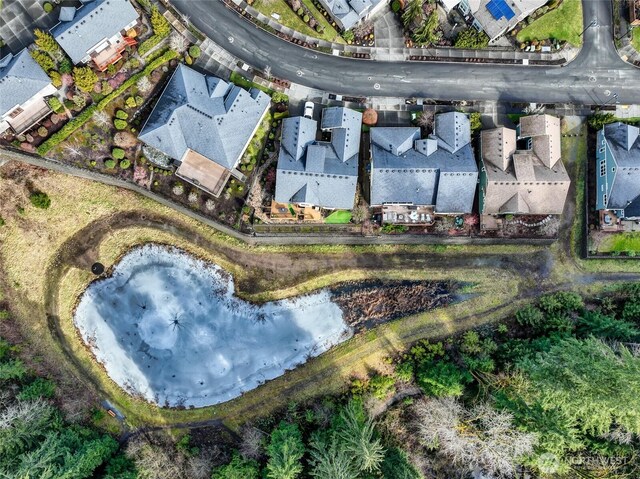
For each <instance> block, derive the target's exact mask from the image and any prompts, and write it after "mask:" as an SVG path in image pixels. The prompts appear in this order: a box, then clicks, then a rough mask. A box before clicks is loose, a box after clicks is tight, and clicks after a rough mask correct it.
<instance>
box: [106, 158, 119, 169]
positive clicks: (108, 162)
mask: <svg viewBox="0 0 640 479" xmlns="http://www.w3.org/2000/svg"><path fill="white" fill-rule="evenodd" d="M104 166H105V168H108V169H110V170H112V169H113V168H115V167H116V161H115V160H112V159H111V158H109V159H108V160H105V161H104Z"/></svg>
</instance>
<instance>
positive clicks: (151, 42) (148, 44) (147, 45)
mask: <svg viewBox="0 0 640 479" xmlns="http://www.w3.org/2000/svg"><path fill="white" fill-rule="evenodd" d="M168 36H169V35H168V34H167V35H151V36H150V37H149V38H147V39H146V40H145V41H144V42H142V43H141V44H140V46H139V47H138V55H140V56H144V54H145V53H147V52H148V51H149V50H151V49H152V48H153V47H155V46H156V45H157V44H158V43H160V42H161V41H162V40H164V39H165V38H167V37H168Z"/></svg>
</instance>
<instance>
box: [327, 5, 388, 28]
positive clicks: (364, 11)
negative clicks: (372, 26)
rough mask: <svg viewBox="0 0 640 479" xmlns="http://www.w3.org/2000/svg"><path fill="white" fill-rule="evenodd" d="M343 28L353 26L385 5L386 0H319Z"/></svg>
mask: <svg viewBox="0 0 640 479" xmlns="http://www.w3.org/2000/svg"><path fill="white" fill-rule="evenodd" d="M319 1H320V4H321V5H322V6H323V8H324V9H325V10H326V11H327V12H328V13H329V14H330V15H331V17H332V18H333V19H334V20H335V22H336V23H337V24H338V26H339V27H340V28H341V29H342V30H349V29H350V28H353V27H354V26H355V25H356V24H357V23H358V22H359V21H360V20H364V19H366V18H367V17H369V16H371V15H373V14H374V13H375V12H377V11H379V10H380V9H381V8H382V7H384V6H385V5H386V4H387V2H386V1H385V0H319Z"/></svg>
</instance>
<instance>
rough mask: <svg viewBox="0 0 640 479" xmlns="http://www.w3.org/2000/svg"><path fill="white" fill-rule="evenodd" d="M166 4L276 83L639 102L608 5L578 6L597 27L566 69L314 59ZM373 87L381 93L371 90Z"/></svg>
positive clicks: (207, 13)
mask: <svg viewBox="0 0 640 479" xmlns="http://www.w3.org/2000/svg"><path fill="white" fill-rule="evenodd" d="M172 4H173V5H174V6H175V7H176V8H177V9H178V10H179V11H180V12H181V13H183V14H184V15H186V16H188V17H189V19H190V21H191V22H192V23H193V24H194V25H195V26H196V27H197V28H198V29H200V30H201V31H202V32H203V33H204V34H205V35H207V36H208V37H209V38H211V39H212V40H213V41H214V42H215V43H217V44H218V45H220V46H221V47H223V48H224V49H226V50H227V51H229V52H230V53H231V54H233V55H234V56H236V57H237V58H239V59H241V60H243V61H245V62H246V63H248V64H250V65H252V66H254V67H257V68H264V67H265V66H266V65H270V66H271V68H272V73H273V75H274V76H276V77H279V78H286V79H289V80H292V81H295V82H296V83H300V84H302V85H305V86H309V87H312V88H318V89H320V90H325V91H328V92H334V93H340V94H348V95H358V96H368V97H370V96H391V97H398V96H400V97H406V98H410V97H425V98H438V99H446V100H502V101H511V102H539V103H572V104H584V105H602V104H605V103H612V102H613V101H614V100H613V96H612V95H613V93H617V94H618V101H619V102H620V103H622V104H633V103H638V102H640V93H639V92H638V88H637V82H638V80H640V70H638V69H636V68H635V67H633V66H631V65H629V64H627V63H625V62H624V61H622V60H621V59H620V57H619V56H618V53H617V52H616V49H615V46H614V44H613V24H612V21H613V20H612V4H611V0H585V1H583V4H582V5H583V17H584V25H585V26H586V25H589V24H590V22H591V21H592V20H594V19H595V20H597V22H598V26H595V27H590V28H588V29H587V30H586V32H585V33H584V46H583V48H582V51H581V52H580V54H579V55H578V57H577V58H576V59H575V60H574V61H572V62H571V63H570V64H568V65H566V66H564V67H535V66H529V67H524V66H517V65H495V64H493V65H491V64H485V65H483V64H457V63H435V62H434V63H424V62H408V61H407V62H383V61H368V60H355V59H350V58H344V57H336V56H332V55H325V54H321V53H318V54H317V55H316V52H312V51H310V50H307V49H305V48H302V47H300V46H297V45H294V44H292V43H289V42H286V41H284V40H281V39H280V38H278V37H276V36H274V35H272V34H270V33H268V32H266V31H264V30H262V29H260V28H257V27H256V26H254V25H253V24H251V23H250V22H248V21H247V20H245V19H243V18H242V17H240V16H239V15H238V14H237V13H236V12H234V11H232V10H230V9H229V8H227V7H226V6H225V5H224V4H223V3H222V2H221V1H220V0H199V1H194V0H172ZM230 37H231V38H233V41H231V42H230V41H229V38H230ZM314 57H316V58H314ZM298 71H301V72H302V76H298V75H297V72H298ZM398 77H401V78H398ZM376 83H377V84H379V86H380V88H379V89H375V88H374V84H376ZM607 90H608V92H607ZM607 93H608V95H607Z"/></svg>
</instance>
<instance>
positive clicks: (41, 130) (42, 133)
mask: <svg viewBox="0 0 640 479" xmlns="http://www.w3.org/2000/svg"><path fill="white" fill-rule="evenodd" d="M48 134H49V130H47V129H46V128H45V127H44V126H41V127H40V128H38V136H40V137H42V138H46V137H47V135H48Z"/></svg>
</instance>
